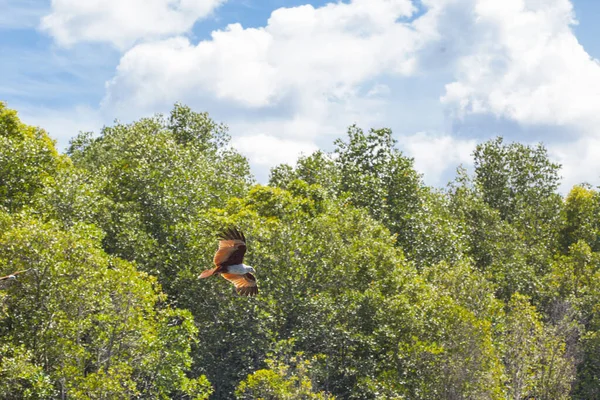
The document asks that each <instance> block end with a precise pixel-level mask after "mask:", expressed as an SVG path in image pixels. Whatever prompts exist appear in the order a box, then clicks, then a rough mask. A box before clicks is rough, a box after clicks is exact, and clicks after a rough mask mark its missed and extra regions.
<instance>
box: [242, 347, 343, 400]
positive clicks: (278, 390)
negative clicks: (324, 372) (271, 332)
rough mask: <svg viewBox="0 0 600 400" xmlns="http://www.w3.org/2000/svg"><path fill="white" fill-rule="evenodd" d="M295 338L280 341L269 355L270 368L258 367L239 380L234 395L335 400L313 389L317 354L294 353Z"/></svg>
mask: <svg viewBox="0 0 600 400" xmlns="http://www.w3.org/2000/svg"><path fill="white" fill-rule="evenodd" d="M293 345H294V341H293V340H287V341H281V342H278V343H277V344H276V350H275V352H273V353H271V354H268V357H269V358H267V359H266V360H265V363H266V364H267V366H268V367H269V368H268V369H261V370H258V371H256V372H254V373H252V374H251V375H248V377H247V378H246V380H244V381H242V382H240V384H239V385H238V387H237V389H236V391H235V395H236V398H237V399H239V400H245V399H248V400H253V399H264V400H300V399H304V400H309V399H314V400H333V399H335V397H333V396H331V395H330V394H327V393H325V392H323V391H320V392H316V391H315V390H314V388H313V386H314V385H313V378H312V377H311V375H313V374H314V370H315V364H316V363H317V362H318V361H319V360H318V358H317V357H316V356H313V357H312V358H311V359H306V358H305V357H304V355H303V354H302V353H301V352H298V353H296V354H291V352H290V349H291V348H293Z"/></svg>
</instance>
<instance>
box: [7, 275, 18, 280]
mask: <svg viewBox="0 0 600 400" xmlns="http://www.w3.org/2000/svg"><path fill="white" fill-rule="evenodd" d="M8 279H10V280H12V279H17V277H16V276H14V275H9V276H8Z"/></svg>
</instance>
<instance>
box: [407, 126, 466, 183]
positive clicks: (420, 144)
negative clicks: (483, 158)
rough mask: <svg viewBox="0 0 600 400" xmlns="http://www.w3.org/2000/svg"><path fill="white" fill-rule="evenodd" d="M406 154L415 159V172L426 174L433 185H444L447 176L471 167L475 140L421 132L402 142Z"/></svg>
mask: <svg viewBox="0 0 600 400" xmlns="http://www.w3.org/2000/svg"><path fill="white" fill-rule="evenodd" d="M399 143H400V146H401V147H402V148H403V150H404V151H405V152H406V154H407V155H409V156H411V157H413V158H414V159H415V169H416V170H417V171H419V172H421V173H423V174H424V178H425V181H426V182H427V183H428V184H430V185H443V184H445V183H446V182H444V181H443V175H444V173H448V172H450V173H453V172H454V171H455V169H456V167H458V166H459V165H461V164H462V165H464V166H469V165H471V164H472V162H473V159H472V157H471V154H472V153H473V150H475V146H476V144H477V143H476V141H475V140H474V139H458V138H454V137H452V136H450V135H436V134H430V133H425V132H419V133H417V134H415V135H410V136H404V137H401V138H400V140H399Z"/></svg>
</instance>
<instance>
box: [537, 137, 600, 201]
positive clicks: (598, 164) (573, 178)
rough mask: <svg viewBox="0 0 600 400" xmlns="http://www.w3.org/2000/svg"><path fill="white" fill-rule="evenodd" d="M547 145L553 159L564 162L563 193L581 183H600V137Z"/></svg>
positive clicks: (562, 172) (562, 171)
mask: <svg viewBox="0 0 600 400" xmlns="http://www.w3.org/2000/svg"><path fill="white" fill-rule="evenodd" d="M547 147H548V152H549V154H550V156H551V157H552V159H553V160H554V161H557V162H559V163H560V164H562V169H561V175H562V176H563V180H562V182H561V191H562V192H563V193H567V192H568V191H569V190H571V188H572V187H573V185H577V184H580V183H592V184H594V183H595V184H598V181H599V178H600V160H599V158H600V157H599V156H598V155H600V137H583V138H581V139H579V140H577V141H570V142H562V143H553V144H549V145H548V146H547Z"/></svg>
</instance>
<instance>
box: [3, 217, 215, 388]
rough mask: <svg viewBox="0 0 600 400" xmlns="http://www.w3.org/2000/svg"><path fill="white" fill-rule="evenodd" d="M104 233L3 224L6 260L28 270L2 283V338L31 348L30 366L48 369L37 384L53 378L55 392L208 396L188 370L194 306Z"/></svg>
mask: <svg viewBox="0 0 600 400" xmlns="http://www.w3.org/2000/svg"><path fill="white" fill-rule="evenodd" d="M101 236H102V233H101V232H100V231H99V230H98V229H96V228H94V227H92V226H89V225H85V224H81V223H78V224H75V225H73V227H72V228H71V229H69V230H67V231H63V230H62V229H61V228H60V226H59V224H57V223H56V222H54V221H51V222H47V223H42V222H40V221H37V220H36V219H35V218H32V217H29V216H27V215H24V214H20V215H15V216H14V217H13V221H12V223H11V224H10V226H9V227H8V228H7V229H4V230H3V231H2V233H0V269H1V270H2V271H12V270H13V269H15V268H28V269H29V271H28V272H27V273H26V274H23V275H21V276H20V277H19V280H18V281H16V282H13V284H12V285H9V286H8V287H7V288H5V289H4V296H3V299H2V301H3V304H4V307H5V310H6V311H5V312H4V313H3V315H2V317H1V319H0V337H2V338H3V341H4V344H5V345H6V344H10V345H12V346H15V347H17V348H23V349H25V350H26V352H27V353H24V354H27V359H28V360H31V361H30V362H31V363H32V364H31V367H28V368H29V370H30V371H31V372H29V374H30V375H35V374H36V373H37V372H36V371H39V372H40V373H43V374H42V375H39V378H37V379H38V381H39V382H38V389H36V390H38V392H39V391H40V390H42V389H43V390H47V387H46V386H45V385H42V384H43V383H44V381H43V380H42V379H48V380H49V381H50V382H51V383H52V386H53V389H54V390H53V393H52V397H54V396H59V397H64V396H68V397H69V398H95V396H100V394H103V395H106V396H109V397H112V398H131V397H134V396H138V395H142V396H145V397H156V398H169V397H170V396H177V395H178V393H181V394H182V395H183V394H184V392H187V395H189V396H192V397H195V398H206V397H207V395H208V394H209V393H210V386H209V384H208V382H207V381H206V379H205V378H204V377H200V378H198V379H190V378H188V377H187V375H186V371H187V370H188V368H189V367H190V365H191V358H190V354H189V353H190V351H191V344H192V340H193V338H194V336H195V335H196V333H197V331H196V328H195V326H194V324H193V319H192V316H191V314H190V313H189V312H187V311H184V310H177V309H174V308H171V307H169V306H168V305H167V304H165V296H164V294H162V293H161V292H160V287H159V286H158V285H157V283H156V279H154V278H152V277H150V276H148V275H147V274H144V273H140V272H138V271H137V270H136V269H135V267H134V266H133V265H132V264H130V263H128V262H126V261H123V260H120V259H118V258H115V257H110V256H108V255H106V254H105V253H104V252H103V251H102V249H101V248H100V240H101ZM172 320H177V321H180V323H179V324H176V325H173V324H171V321H172ZM13 358H14V356H13ZM27 359H26V360H27ZM17 360H21V361H20V362H21V363H23V362H25V361H23V358H20V359H19V358H17ZM32 368H34V369H33V370H32ZM13 373H14V371H13ZM23 373H24V374H27V369H25V370H24V371H23ZM25 378H27V375H25ZM40 385H41V386H40ZM11 387H12V388H11ZM11 387H8V388H6V390H9V391H10V390H14V389H15V388H17V389H18V387H15V386H11Z"/></svg>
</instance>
